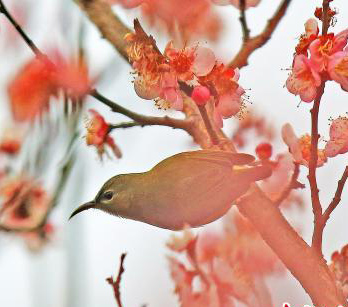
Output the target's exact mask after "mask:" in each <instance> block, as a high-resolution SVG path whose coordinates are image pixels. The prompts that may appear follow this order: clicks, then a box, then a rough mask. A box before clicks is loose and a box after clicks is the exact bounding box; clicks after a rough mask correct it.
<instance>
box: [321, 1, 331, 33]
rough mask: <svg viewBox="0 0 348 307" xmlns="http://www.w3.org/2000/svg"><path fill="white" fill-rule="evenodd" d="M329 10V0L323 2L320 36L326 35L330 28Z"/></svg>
mask: <svg viewBox="0 0 348 307" xmlns="http://www.w3.org/2000/svg"><path fill="white" fill-rule="evenodd" d="M329 9H330V0H323V15H322V19H323V20H322V21H323V25H322V30H321V33H322V35H326V34H327V31H328V30H329V27H330V16H329V14H328V12H329Z"/></svg>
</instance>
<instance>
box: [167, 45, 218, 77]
mask: <svg viewBox="0 0 348 307" xmlns="http://www.w3.org/2000/svg"><path fill="white" fill-rule="evenodd" d="M164 55H165V56H166V57H167V59H168V60H169V65H170V67H171V68H172V70H173V72H175V74H176V75H177V78H178V79H179V80H183V81H188V80H192V79H193V76H194V74H195V75H196V76H197V77H201V76H205V75H207V74H208V73H210V71H211V70H212V69H213V67H214V65H215V62H216V59H215V54H214V52H213V51H212V50H211V49H209V48H206V47H201V46H197V47H190V48H183V49H176V48H175V47H174V43H173V42H172V41H171V42H169V43H168V44H167V46H166V49H165V51H164Z"/></svg>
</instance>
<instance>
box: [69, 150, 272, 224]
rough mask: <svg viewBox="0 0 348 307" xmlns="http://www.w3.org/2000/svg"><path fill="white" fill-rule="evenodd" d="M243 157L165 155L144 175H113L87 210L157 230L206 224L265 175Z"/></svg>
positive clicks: (210, 153) (196, 153) (225, 154)
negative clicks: (105, 213)
mask: <svg viewBox="0 0 348 307" xmlns="http://www.w3.org/2000/svg"><path fill="white" fill-rule="evenodd" d="M253 160H254V157H253V156H251V155H248V154H233V153H230V152H225V151H213V150H199V151H191V152H183V153H179V154H177V155H174V156H171V157H169V158H167V159H165V160H163V161H161V162H160V163H158V164H157V165H156V166H155V167H154V168H152V169H151V170H150V171H148V172H145V173H135V174H124V175H117V176H115V177H112V178H111V179H109V180H108V181H107V182H106V183H105V184H104V185H103V187H102V188H101V189H100V191H99V193H98V194H97V196H96V198H95V200H94V201H92V202H89V203H86V204H84V205H82V206H80V207H79V208H77V209H76V210H75V211H74V212H73V213H72V215H71V217H72V216H74V215H75V214H77V213H79V212H81V211H84V210H86V209H89V208H96V209H101V210H103V211H105V212H108V213H111V214H114V215H117V216H121V217H124V218H128V219H133V220H138V221H141V222H145V223H148V224H151V225H155V226H158V227H161V228H166V229H172V230H178V229H182V228H183V227H184V226H185V225H189V226H191V227H197V226H201V225H204V224H207V223H210V222H212V221H214V220H216V219H218V218H219V217H221V216H222V215H224V214H225V213H226V212H227V211H228V209H229V208H230V207H231V205H232V204H233V201H234V200H236V199H237V198H238V197H240V196H241V195H243V194H244V193H245V192H246V191H247V190H248V188H249V186H250V184H251V183H253V182H254V181H257V180H261V179H264V178H266V177H268V176H270V175H271V169H270V168H269V167H267V166H256V167H240V166H244V165H247V164H250V163H251V162H253Z"/></svg>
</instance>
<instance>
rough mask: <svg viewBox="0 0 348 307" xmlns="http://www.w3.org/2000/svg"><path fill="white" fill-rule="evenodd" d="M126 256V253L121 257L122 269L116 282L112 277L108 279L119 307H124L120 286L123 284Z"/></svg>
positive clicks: (120, 268) (119, 270)
mask: <svg viewBox="0 0 348 307" xmlns="http://www.w3.org/2000/svg"><path fill="white" fill-rule="evenodd" d="M126 255H127V254H126V253H123V254H122V255H121V257H120V267H119V269H118V274H117V277H116V280H115V281H114V279H113V277H112V276H110V277H108V278H106V281H107V282H108V283H109V284H110V285H111V286H112V288H113V290H114V295H115V299H116V302H117V306H118V307H122V301H121V292H120V284H121V279H122V274H123V272H124V267H123V262H124V259H125V258H126Z"/></svg>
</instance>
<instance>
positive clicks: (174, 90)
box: [159, 72, 184, 111]
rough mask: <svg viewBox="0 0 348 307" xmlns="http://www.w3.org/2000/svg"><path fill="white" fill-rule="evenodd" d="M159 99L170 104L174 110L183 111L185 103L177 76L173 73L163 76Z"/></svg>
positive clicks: (166, 73)
mask: <svg viewBox="0 0 348 307" xmlns="http://www.w3.org/2000/svg"><path fill="white" fill-rule="evenodd" d="M159 97H160V98H162V99H163V100H165V101H166V102H168V103H169V105H170V107H171V108H172V109H174V110H177V111H181V110H182V108H183V106H184V101H183V98H182V94H181V91H180V89H179V84H178V80H177V77H176V75H175V74H173V73H171V72H165V73H163V74H162V76H161V83H160V95H159Z"/></svg>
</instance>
